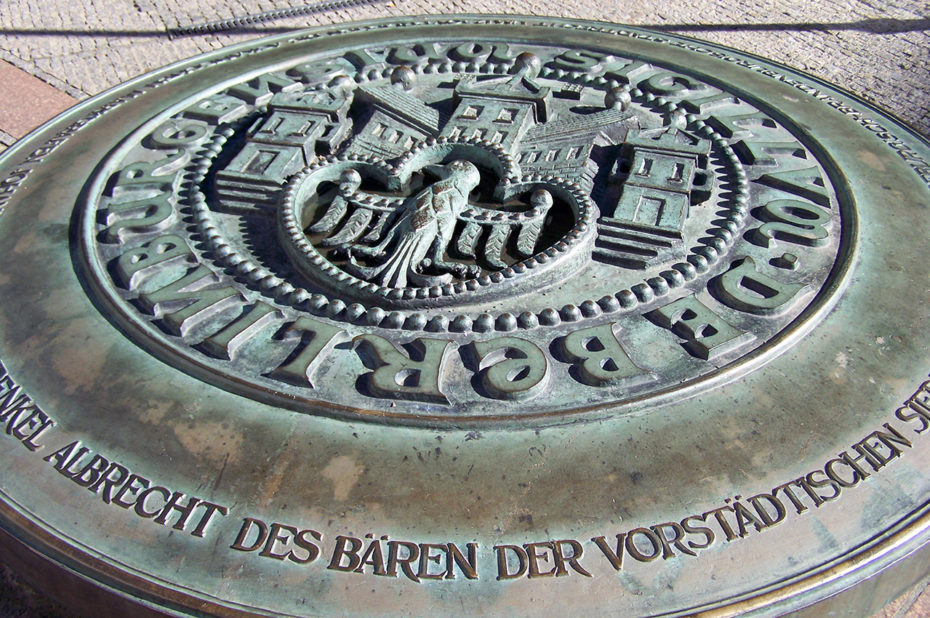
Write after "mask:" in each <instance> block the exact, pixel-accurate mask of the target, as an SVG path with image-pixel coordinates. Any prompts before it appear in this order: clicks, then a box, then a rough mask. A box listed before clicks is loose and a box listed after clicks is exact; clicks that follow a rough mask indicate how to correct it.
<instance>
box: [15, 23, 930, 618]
mask: <svg viewBox="0 0 930 618" xmlns="http://www.w3.org/2000/svg"><path fill="white" fill-rule="evenodd" d="M928 153H930V148H928V144H927V143H926V142H925V141H924V140H923V139H922V138H920V137H919V136H917V135H915V134H914V133H912V132H911V131H910V130H909V129H907V128H906V127H903V126H902V125H900V124H899V123H897V122H896V121H894V120H893V119H891V118H889V117H888V116H887V115H885V114H883V113H882V112H880V111H878V110H876V109H874V108H872V107H870V106H868V105H867V104H865V103H863V102H862V101H859V100H857V99H855V98H854V97H852V96H851V95H848V94H846V93H843V92H841V91H838V90H837V89H835V88H833V87H831V86H829V85H826V84H823V83H821V82H819V81H817V80H815V79H814V78H811V77H808V76H804V75H801V74H798V73H796V72H794V71H792V70H790V69H787V68H785V67H780V66H777V65H773V64H771V63H768V62H766V61H764V60H761V59H758V58H754V57H750V56H746V55H744V54H740V53H738V52H734V51H730V50H726V49H722V48H718V47H715V46H712V45H710V44H705V43H699V42H695V41H690V40H687V39H682V38H678V37H674V36H667V35H659V34H653V33H648V32H645V31H641V30H636V29H632V28H623V27H619V26H613V25H607V24H599V23H592V22H572V21H556V22H555V23H553V22H552V21H551V20H545V21H544V20H540V19H535V18H504V17H483V18H482V17H443V18H438V17H437V18H411V19H403V20H391V21H376V22H366V23H359V24H350V25H345V26H341V27H336V26H333V27H328V28H323V29H315V30H309V31H305V32H302V33H296V34H292V35H286V36H280V37H275V38H270V39H264V40H261V41H258V42H252V43H248V44H244V45H239V46H236V47H233V48H229V49H226V50H223V51H222V52H218V53H214V54H209V55H206V56H201V57H198V58H195V59H192V60H189V61H186V62H183V63H180V64H176V65H173V66H170V67H167V68H165V69H163V70H160V71H157V72H155V73H151V74H149V75H146V76H143V77H141V78H138V79H136V80H134V81H132V82H129V83H127V84H125V85H123V86H121V87H118V88H116V89H114V90H111V91H110V92H108V93H105V94H104V95H101V96H99V97H96V98H94V99H92V100H90V101H87V102H85V103H83V104H81V105H79V106H78V107H76V108H74V109H72V110H70V111H69V112H67V113H65V114H63V115H62V116H60V117H59V118H57V119H55V120H53V121H52V122H50V123H48V124H47V125H45V126H44V127H42V128H41V129H39V130H38V131H36V132H34V133H33V134H32V135H31V136H30V137H29V138H28V139H27V140H25V141H23V142H21V143H19V144H18V145H17V146H16V147H14V148H12V149H10V150H9V151H8V152H7V153H5V154H4V156H3V158H2V159H0V178H2V180H0V209H2V216H0V242H2V243H3V245H4V246H5V247H6V249H5V252H4V265H5V268H4V271H3V273H2V276H0V295H2V296H0V298H2V303H0V361H2V380H0V428H2V429H3V430H4V433H3V435H2V436H0V440H2V441H3V442H4V448H3V449H2V450H0V453H2V455H0V457H2V463H3V466H4V469H5V470H6V471H7V472H6V473H5V474H4V475H3V478H2V480H0V497H2V504H0V524H2V526H3V529H4V530H6V531H7V533H8V534H9V535H10V536H12V537H15V538H16V539H18V540H19V541H21V542H22V543H24V544H25V545H26V546H27V547H29V548H30V549H31V550H32V551H33V552H35V553H36V554H37V556H41V559H43V560H50V561H51V562H53V563H56V564H58V565H61V566H63V567H66V568H67V569H68V570H70V571H71V572H73V573H76V574H77V575H78V576H79V577H80V578H82V579H85V580H90V581H92V582H94V583H96V584H97V585H99V586H102V587H104V588H106V589H109V590H111V591H114V592H116V593H118V594H120V595H124V596H129V597H131V598H136V599H138V600H139V601H140V602H144V603H146V604H150V605H154V606H155V607H160V608H162V609H165V610H168V611H175V612H180V613H186V612H202V611H206V612H213V613H238V612H244V613H260V614H286V615H303V614H321V613H349V614H357V613H364V612H370V613H383V612H385V611H394V612H397V613H403V614H423V613H426V612H430V611H435V612H444V613H448V612H463V611H467V612H470V613H471V612H478V613H495V614H503V613H536V612H538V611H550V610H552V609H553V608H559V609H560V611H561V610H569V609H570V610H571V611H572V612H575V611H577V612H581V611H596V612H612V613H620V614H622V615H640V614H658V613H692V612H695V611H698V610H714V611H717V610H719V611H723V612H728V611H749V610H759V611H765V612H772V613H777V612H784V611H788V610H793V609H797V608H801V607H805V606H808V605H810V604H811V603H814V602H817V601H820V600H822V599H824V598H826V597H829V596H832V595H835V594H836V593H838V592H840V591H842V590H845V589H846V588H849V587H850V586H853V585H854V584H856V583H858V582H859V581H861V580H864V579H866V578H870V577H872V576H873V575H875V574H876V573H878V572H880V571H883V570H884V569H887V568H888V567H889V566H891V565H892V564H894V563H895V562H897V561H898V560H900V559H901V558H902V557H904V556H906V555H907V554H909V553H911V552H915V551H916V550H917V549H918V548H920V547H921V545H922V544H923V543H924V541H925V539H926V538H927V536H928V534H930V531H928V530H927V529H926V525H927V524H926V522H925V521H924V519H925V502H926V501H927V499H928V498H930V481H927V480H926V478H925V476H924V475H923V474H922V471H923V470H925V469H926V466H927V465H930V451H928V446H927V445H926V444H925V441H926V440H928V439H930V438H927V437H926V436H925V433H930V432H926V430H927V429H928V428H930V386H928V384H927V383H925V380H926V378H927V372H928V370H930V358H928V354H927V352H926V348H925V346H924V345H923V344H922V343H921V334H920V333H921V332H923V327H924V324H925V318H926V315H927V309H926V307H927V306H928V302H927V301H928V298H927V295H928V289H930V280H928V279H927V277H926V275H924V274H923V272H922V268H921V264H922V262H923V260H922V259H921V248H922V247H923V246H924V244H925V242H926V238H927V236H928V226H927V224H926V209H927V204H928V203H930V187H928V183H930V162H928ZM919 556H922V554H918V558H914V559H912V560H911V561H910V563H908V564H911V565H914V564H918V565H919V564H922V563H921V562H920V560H921V558H920V557H919ZM37 559H39V558H37ZM901 573H902V571H901V569H900V568H899V569H898V571H896V572H894V573H893V575H894V577H885V578H884V579H882V578H872V580H871V581H872V582H873V585H874V586H875V587H874V591H870V594H872V595H873V597H875V598H878V597H879V596H880V595H882V594H885V595H887V594H891V593H893V592H895V591H897V590H898V589H899V588H902V587H903V586H905V585H906V584H908V583H909V582H910V580H911V579H913V578H912V577H909V576H907V575H902V574H901ZM915 576H916V575H915ZM889 581H891V582H892V583H888V582H889ZM876 582H877V583H876ZM846 598H850V597H849V595H847V596H846Z"/></svg>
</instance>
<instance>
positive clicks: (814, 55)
mask: <svg viewBox="0 0 930 618" xmlns="http://www.w3.org/2000/svg"><path fill="white" fill-rule="evenodd" d="M304 5H305V4H304V2H303V0H256V1H253V2H247V1H246V0H71V1H64V0H49V1H47V2H44V3H37V2H35V1H34V0H0V60H3V61H6V62H7V63H9V65H13V67H18V68H19V69H21V70H22V72H16V74H10V73H9V72H7V73H4V72H3V70H0V151H2V149H3V148H4V147H6V146H8V145H9V144H11V143H12V141H13V140H14V139H15V138H16V137H19V136H20V135H22V134H23V133H24V132H25V130H28V128H31V127H30V126H29V124H30V123H31V124H32V125H37V124H39V123H40V122H42V121H43V120H45V119H46V118H47V117H48V116H49V115H53V114H54V112H55V111H56V110H58V109H62V108H63V107H65V106H66V105H68V104H69V103H70V100H69V99H68V98H67V97H62V96H61V95H62V93H64V94H67V95H70V96H71V97H73V98H74V99H83V98H86V97H88V96H92V95H94V94H97V93H99V92H102V91H103V90H106V89H107V88H109V87H111V86H114V85H116V84H118V83H120V82H122V81H125V80H127V79H129V78H132V77H134V76H136V75H139V74H141V73H144V72H146V71H149V70H151V69H154V68H157V67H159V66H162V65H165V64H168V63H170V62H173V61H176V60H180V59H183V58H186V57H189V56H191V55H194V54H198V53H202V52H207V51H210V50H214V49H218V48H220V47H223V46H225V45H229V44H232V43H235V42H238V41H243V40H248V39H252V38H256V37H259V36H263V35H267V34H273V33H276V32H281V31H286V30H290V29H293V28H301V27H306V26H312V25H320V24H329V23H336V22H343V21H349V20H357V19H366V18H375V17H386V16H392V15H414V14H436V13H523V14H534V15H553V16H560V17H575V18H587V19H601V20H605V21H612V22H617V23H626V24H632V25H639V26H645V27H651V28H655V29H658V30H661V31H664V32H671V33H678V34H684V35H689V36H694V37H697V38H702V39H706V40H709V41H713V42H716V43H720V44H723V45H727V46H730V47H734V48H736V49H739V50H743V51H748V52H752V53H755V54H758V55H760V56H764V57H766V58H769V59H772V60H775V61H778V62H781V63H784V64H787V65H789V66H792V67H795V68H798V69H800V70H803V71H806V72H808V73H812V74H814V75H816V76H818V77H820V78H823V79H825V80H827V81H830V82H832V83H834V84H838V85H840V86H842V87H844V88H846V89H847V90H850V91H852V92H854V93H855V94H858V95H860V96H862V97H863V98H865V99H866V100H868V101H871V102H873V103H876V104H878V105H879V106H881V107H883V108H885V109H887V110H889V111H891V112H892V113H894V114H896V115H897V116H899V117H900V118H901V119H902V120H904V121H905V122H906V123H908V124H910V125H911V126H913V127H914V128H915V129H917V130H918V131H920V132H922V133H923V134H924V135H930V5H928V4H927V2H926V0H923V1H921V0H890V1H880V0H823V1H821V2H807V1H805V0H691V1H690V2H674V1H672V0H652V1H643V2H633V3H624V2H615V1H609V0H581V1H580V2H577V3H565V2H561V3H560V2H547V1H546V0H523V1H520V2H518V1H517V0H445V1H443V0H395V1H394V2H387V1H385V0H380V1H379V0H374V1H372V2H371V3H369V4H362V5H358V6H354V7H351V8H343V9H339V10H332V11H327V12H319V13H316V14H312V15H309V16H304V17H296V18H288V19H279V20H274V21H269V22H266V23H259V24H254V25H252V26H248V27H246V28H244V29H240V30H237V31H234V32H216V33H213V34H191V35H181V34H175V35H173V36H172V35H169V31H171V30H177V29H179V28H184V27H188V26H194V25H197V24H202V23H204V22H210V21H216V20H222V19H230V18H236V17H243V16H247V15H252V14H256V13H259V12H263V11H271V10H279V9H286V8H292V7H301V6H304ZM9 65H7V67H8V68H10V69H11V68H12V67H9ZM0 69H3V67H0ZM7 75H10V77H7ZM17 75H19V76H20V77H22V78H23V80H27V81H28V79H29V76H34V77H37V78H38V79H39V80H41V81H42V82H44V84H38V85H37V84H36V83H32V84H31V85H30V86H29V87H34V88H37V90H36V92H40V91H41V87H42V86H44V85H46V84H47V85H51V86H52V87H53V88H54V89H56V90H57V91H58V92H57V93H56V92H47V93H45V94H41V95H35V96H42V97H44V98H43V100H44V101H45V104H43V105H35V104H34V100H33V101H28V100H26V99H27V97H25V96H23V95H22V91H19V90H18V91H16V93H15V94H17V95H18V97H16V98H14V99H13V103H9V102H7V103H4V101H9V99H4V88H6V89H7V90H6V94H7V95H9V94H10V91H11V88H12V87H11V85H10V84H14V83H15V84H19V83H25V82H22V80H20V77H17ZM18 80H19V81H18ZM17 106H20V107H17ZM67 615H68V613H67V610H65V609H63V608H61V607H60V606H57V605H54V604H53V603H49V602H48V601H46V600H45V599H43V598H42V597H41V596H40V595H37V594H36V593H34V592H33V591H32V590H31V589H30V588H28V587H27V586H24V585H23V584H22V582H20V581H19V580H18V579H17V577H16V576H15V575H14V574H13V573H11V572H9V570H5V569H4V570H2V571H0V617H7V616H52V617H62V616H67ZM880 616H882V618H901V617H902V616H907V617H909V618H915V617H918V616H930V592H928V591H927V589H926V588H925V586H924V585H920V586H917V587H915V588H914V589H912V590H911V591H910V592H909V593H907V594H905V595H903V596H902V597H901V598H899V599H898V600H897V601H896V602H895V603H893V604H891V605H889V606H888V607H887V608H886V609H885V611H884V612H883V613H882V614H880Z"/></svg>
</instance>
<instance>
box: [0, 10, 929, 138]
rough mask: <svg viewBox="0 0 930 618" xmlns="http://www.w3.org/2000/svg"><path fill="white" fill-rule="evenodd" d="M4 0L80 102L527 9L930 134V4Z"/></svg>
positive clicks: (9, 47)
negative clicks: (693, 43)
mask: <svg viewBox="0 0 930 618" xmlns="http://www.w3.org/2000/svg"><path fill="white" fill-rule="evenodd" d="M2 4H3V10H2V11H0V37H2V39H0V59H3V60H6V61H7V62H9V63H11V64H13V65H15V66H18V67H20V68H21V69H23V70H25V71H26V72H28V73H30V74H32V75H35V76H37V77H39V78H41V79H43V80H45V81H46V82H48V83H49V84H51V85H53V86H55V87H57V88H59V89H60V90H62V91H64V92H66V93H68V94H70V95H71V96H73V97H75V98H78V99H80V98H84V97H87V96H89V95H93V94H96V93H98V92H101V91H103V90H105V89H106V88H108V87H110V86H113V85H116V84H118V83H120V82H122V81H125V80H127V79H129V78H131V77H134V76H136V75H139V74H141V73H144V72H146V71H148V70H150V69H153V68H156V67H159V66H162V65H164V64H167V63H169V62H173V61H175V60H179V59H182V58H186V57H188V56H191V55H194V54H197V53H201V52H206V51H210V50H213V49H217V48H219V47H222V46H225V45H228V44H231V43H234V42H238V41H242V40H247V39H250V38H255V37H257V36H261V35H264V34H269V33H272V32H279V31H281V30H287V29H292V28H298V27H305V26H310V25H318V24H328V23H333V22H341V21H347V20H355V19H365V18H373V17H385V16H390V15H415V14H426V13H462V12H465V13H528V14H535V15H557V16H561V17H578V18H588V19H603V20H606V21H612V22H617V23H627V24H634V25H642V26H647V27H653V28H658V29H661V30H663V31H667V32H675V33H680V34H686V35H691V36H696V37H699V38H703V39H707V40H710V41H714V42H716V43H722V44H724V45H728V46H730V47H734V48H737V49H740V50H744V51H748V52H753V53H756V54H759V55H762V56H765V57H767V58H770V59H773V60H776V61H779V62H782V63H785V64H787V65H790V66H792V67H796V68H798V69H801V70H803V71H807V72H810V73H813V74H814V75H817V76H818V77H821V78H823V79H825V80H827V81H830V82H833V83H835V84H839V85H841V86H843V87H845V88H847V89H848V90H851V91H852V92H854V93H856V94H859V95H861V96H863V97H864V98H866V99H868V100H869V101H872V102H875V103H879V104H880V105H881V106H882V107H885V108H887V109H889V110H891V111H892V112H894V113H896V114H897V115H898V116H900V117H901V118H902V119H904V120H905V121H906V122H908V123H909V124H911V125H912V126H914V127H916V128H917V129H918V130H920V131H921V132H923V133H924V134H930V6H928V5H927V3H926V2H925V1H921V0H890V1H880V0H824V1H823V2H805V1H804V0H693V1H691V2H673V1H670V0H654V1H646V2H635V3H626V2H613V1H609V0H582V1H581V2H579V3H559V2H551V1H547V0H524V1H520V2H518V1H517V0H394V1H393V2H388V1H386V0H374V2H373V3H371V4H364V5H360V6H355V7H352V8H345V9H341V10H335V11H330V12H323V13H318V14H316V15H311V16H307V17H300V18H291V19H282V20H277V21H273V22H268V23H265V24H258V25H256V26H253V27H250V28H248V29H247V30H245V31H238V32H235V33H230V32H222V33H216V34H209V35H184V36H174V37H169V36H168V35H167V31H168V30H169V29H173V28H178V27H183V26H190V25H193V24H198V23H203V22H205V21H213V20H218V19H226V18H232V17H241V16H245V15H249V14H254V13H257V12H260V11H268V10H273V9H283V8H288V7H292V6H301V5H302V0H261V1H257V2H247V1H246V0H132V1H131V2H130V1H129V0H83V1H71V2H65V1H62V0H50V2H47V3H36V2H34V1H33V0H3V2H2ZM0 128H2V127H0Z"/></svg>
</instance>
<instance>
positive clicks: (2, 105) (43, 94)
mask: <svg viewBox="0 0 930 618" xmlns="http://www.w3.org/2000/svg"><path fill="white" fill-rule="evenodd" d="M75 103H77V101H76V100H75V99H74V98H72V97H70V96H68V95H67V94H65V93H64V92H61V91H60V90H56V89H55V88H52V87H51V86H49V85H48V84H46V83H45V82H43V81H42V80H40V79H38V78H36V77H33V76H32V75H30V74H29V73H26V72H25V71H23V70H21V69H18V68H16V67H14V66H13V65H12V64H9V63H7V62H4V61H2V60H0V131H3V132H5V133H8V134H10V135H12V136H13V137H15V138H17V139H19V138H20V137H22V136H24V135H26V134H27V133H29V131H31V130H33V129H34V128H36V127H37V126H39V125H40V124H42V123H43V122H45V121H46V120H48V119H49V118H52V117H53V116H55V115H57V114H58V113H59V112H62V111H64V110H66V109H68V108H69V107H71V106H72V105H74V104H75Z"/></svg>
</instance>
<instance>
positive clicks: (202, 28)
mask: <svg viewBox="0 0 930 618" xmlns="http://www.w3.org/2000/svg"><path fill="white" fill-rule="evenodd" d="M239 19H240V20H242V19H246V18H239ZM211 25H214V23H213V22H211V23H210V24H194V25H191V26H181V27H178V28H173V29H168V30H107V29H91V30H82V29H61V30H49V29H41V28H0V35H7V36H16V35H18V36H41V37H58V36H80V37H105V38H164V37H168V38H180V37H190V36H207V35H215V34H219V33H223V34H256V35H266V34H278V33H284V32H292V31H294V30H295V28H293V27H286V26H251V25H250V26H232V27H214V28H207V26H211ZM630 25H631V26H635V27H637V28H646V29H650V30H656V31H659V32H770V31H771V32H780V31H792V32H837V31H859V32H868V33H872V34H897V33H904V32H923V31H930V18H920V19H888V18H875V19H862V20H858V21H850V22H818V23H790V22H767V23H749V24H681V23H672V24H630Z"/></svg>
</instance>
